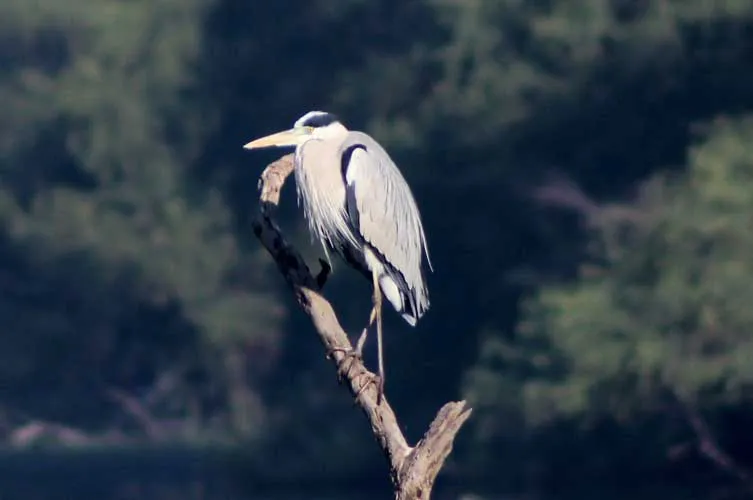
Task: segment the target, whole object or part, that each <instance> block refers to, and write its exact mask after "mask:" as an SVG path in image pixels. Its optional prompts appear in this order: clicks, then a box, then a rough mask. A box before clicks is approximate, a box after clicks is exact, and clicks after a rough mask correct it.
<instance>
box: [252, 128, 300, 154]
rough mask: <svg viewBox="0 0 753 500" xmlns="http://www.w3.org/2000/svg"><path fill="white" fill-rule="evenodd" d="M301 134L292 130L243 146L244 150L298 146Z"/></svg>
mask: <svg viewBox="0 0 753 500" xmlns="http://www.w3.org/2000/svg"><path fill="white" fill-rule="evenodd" d="M299 138H300V132H299V131H298V130H296V129H293V128H291V129H290V130H284V131H282V132H277V133H274V134H270V135H268V136H265V137H261V138H259V139H256V140H253V141H251V142H249V143H246V144H244V145H243V148H244V149H260V148H271V147H275V146H276V147H282V146H297V145H298V139H299Z"/></svg>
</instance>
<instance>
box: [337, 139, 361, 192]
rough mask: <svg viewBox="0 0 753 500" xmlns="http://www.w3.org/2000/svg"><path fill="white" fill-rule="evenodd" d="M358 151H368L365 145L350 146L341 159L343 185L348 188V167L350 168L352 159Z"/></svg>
mask: <svg viewBox="0 0 753 500" xmlns="http://www.w3.org/2000/svg"><path fill="white" fill-rule="evenodd" d="M356 149H363V150H364V151H366V146H364V145H363V144H353V145H352V146H348V147H347V148H345V151H343V154H342V156H341V157H340V175H342V178H343V183H344V184H345V185H346V186H347V185H348V167H349V166H350V159H351V158H352V157H353V153H355V152H356Z"/></svg>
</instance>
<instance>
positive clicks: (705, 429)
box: [674, 394, 753, 493]
mask: <svg viewBox="0 0 753 500" xmlns="http://www.w3.org/2000/svg"><path fill="white" fill-rule="evenodd" d="M674 399H675V401H676V402H677V404H678V406H679V407H680V409H681V411H682V413H683V414H684V416H685V419H686V420H687V422H688V424H689V425H690V427H691V429H693V433H694V434H695V438H696V440H697V447H698V452H699V453H700V454H701V455H702V456H703V457H705V458H706V459H707V460H709V461H710V462H711V463H712V464H714V465H715V466H716V467H717V468H718V469H720V470H721V471H723V472H725V473H726V474H728V475H730V476H732V477H734V478H735V479H737V480H738V481H740V483H742V484H743V485H744V487H745V489H746V490H748V491H749V492H751V493H753V475H751V473H750V472H748V471H747V470H745V469H744V468H743V467H742V466H741V465H740V464H739V463H738V462H737V461H736V460H735V459H734V458H733V457H732V456H731V455H730V454H729V453H727V452H726V451H725V450H724V448H723V447H722V445H721V444H719V442H718V441H717V439H716V438H715V437H714V435H713V433H712V432H711V429H710V428H709V426H708V424H707V423H706V421H705V420H704V418H703V416H702V415H701V413H700V412H699V411H698V409H697V408H696V407H695V406H694V405H693V404H691V403H689V402H688V401H686V400H684V399H683V398H681V397H680V396H678V395H676V394H675V395H674Z"/></svg>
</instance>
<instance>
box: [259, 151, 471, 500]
mask: <svg viewBox="0 0 753 500" xmlns="http://www.w3.org/2000/svg"><path fill="white" fill-rule="evenodd" d="M293 158H294V157H293V155H292V154H289V155H286V156H283V157H282V158H280V159H278V160H277V161H275V162H273V163H271V164H270V165H269V166H267V168H266V169H265V170H264V172H263V173H262V175H261V178H260V180H259V188H260V191H261V196H260V214H259V216H258V218H257V219H256V221H255V222H254V224H253V228H254V233H255V234H256V236H257V237H258V238H259V240H260V241H261V243H262V245H263V246H264V247H265V248H266V249H267V251H269V253H270V254H271V255H272V257H273V258H274V260H275V262H276V263H277V267H278V268H279V270H280V272H281V273H282V275H283V277H284V278H285V281H286V282H287V283H288V285H289V286H290V287H291V289H292V290H293V293H294V295H295V297H296V299H297V301H298V304H299V305H300V306H301V307H302V308H303V310H304V311H305V312H306V314H307V315H308V316H309V318H311V321H312V323H313V325H314V328H315V329H316V332H317V333H318V335H319V339H320V340H321V342H322V344H323V345H324V348H325V350H326V352H327V354H328V357H329V358H330V359H331V360H332V361H333V362H334V364H335V366H336V367H337V371H338V375H339V376H341V377H343V379H344V380H345V381H346V383H347V386H348V387H349V389H350V392H351V394H353V395H354V396H356V395H358V394H359V393H360V396H359V397H358V398H357V399H356V403H357V404H358V406H359V407H360V408H361V410H363V412H364V414H365V415H366V417H367V418H368V420H369V424H370V425H371V430H372V433H373V434H374V437H375V438H376V441H377V443H378V444H379V446H380V448H381V449H382V451H383V452H384V455H385V457H386V458H387V461H388V464H389V468H390V477H391V479H392V484H393V486H394V491H395V498H397V499H398V500H417V499H421V500H428V499H429V497H430V495H431V490H432V487H433V485H434V481H435V480H436V477H437V475H438V474H439V471H440V469H441V468H442V465H443V463H444V461H445V459H446V458H447V456H448V455H449V454H450V451H451V450H452V443H453V441H454V439H455V436H456V435H457V433H458V431H459V430H460V427H461V426H462V425H463V423H465V421H466V420H467V419H468V417H470V415H471V409H470V408H468V407H467V406H466V404H465V401H459V402H451V403H447V404H446V405H444V406H443V407H442V408H441V409H440V410H439V413H438V414H437V416H436V417H435V419H434V421H433V422H432V424H431V426H430V427H429V430H428V431H427V432H426V434H425V435H424V437H423V439H421V441H419V443H418V444H417V445H416V447H415V448H411V447H410V445H408V442H407V441H406V439H405V437H404V436H403V433H402V432H401V431H400V426H399V424H398V421H397V418H396V417H395V413H394V412H393V411H392V408H391V407H390V405H389V403H388V402H387V398H386V397H385V398H383V399H382V401H381V404H379V405H377V390H376V388H375V387H374V384H369V379H370V376H372V375H373V374H372V373H371V372H370V371H369V370H367V369H366V367H365V366H364V365H363V363H362V362H361V361H360V360H358V359H353V358H348V361H347V362H345V363H343V360H344V359H346V356H345V355H344V354H343V350H344V351H350V350H351V349H352V346H351V343H350V340H349V338H348V335H347V334H346V333H345V331H344V330H343V328H342V326H340V322H339V321H338V319H337V316H336V314H335V311H334V310H333V309H332V306H331V305H330V303H329V302H328V301H327V300H326V299H325V298H324V297H323V296H322V295H321V294H320V291H321V289H322V287H323V285H324V282H325V281H326V277H327V275H328V273H329V266H326V265H325V263H323V262H322V270H321V272H320V273H319V274H318V276H317V277H316V278H314V277H313V276H312V274H311V271H310V270H309V268H308V266H307V265H306V263H305V262H304V261H303V258H302V257H301V255H300V254H299V253H298V252H297V251H296V250H295V249H294V248H293V247H292V246H291V245H290V244H289V243H288V242H287V241H286V240H285V238H284V237H283V235H282V232H281V231H280V229H279V227H278V225H277V224H276V223H275V222H274V221H273V220H272V213H273V212H274V209H275V208H276V207H277V205H278V203H279V199H280V190H281V189H282V185H283V184H284V182H285V179H286V178H287V177H288V176H289V175H290V173H291V172H292V171H293V168H294V167H293V165H294V164H293ZM320 262H321V261H320ZM343 365H345V366H343ZM364 375H368V376H364ZM364 386H366V387H364Z"/></svg>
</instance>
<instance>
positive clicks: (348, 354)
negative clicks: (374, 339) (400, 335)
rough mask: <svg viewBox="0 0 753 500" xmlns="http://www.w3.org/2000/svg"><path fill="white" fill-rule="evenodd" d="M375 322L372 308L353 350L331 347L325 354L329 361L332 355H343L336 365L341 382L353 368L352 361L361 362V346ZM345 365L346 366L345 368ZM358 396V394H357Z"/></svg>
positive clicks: (374, 313)
mask: <svg viewBox="0 0 753 500" xmlns="http://www.w3.org/2000/svg"><path fill="white" fill-rule="evenodd" d="M375 320H376V308H374V307H372V309H371V314H370V315H369V323H368V324H367V325H366V328H364V329H363V331H362V332H361V335H360V336H359V337H358V341H357V342H356V347H355V349H345V348H343V347H333V348H332V349H330V351H329V353H327V358H328V359H329V358H330V357H332V354H334V353H335V352H341V353H343V358H342V359H341V360H340V363H338V368H339V370H338V372H339V373H338V379H339V380H340V381H342V378H343V377H344V376H345V375H348V374H350V369H351V368H352V367H353V361H355V360H356V359H359V360H363V346H364V344H365V343H366V337H368V333H369V328H370V327H371V325H372V324H374V321H375ZM346 363H347V366H346ZM359 394H360V393H359Z"/></svg>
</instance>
